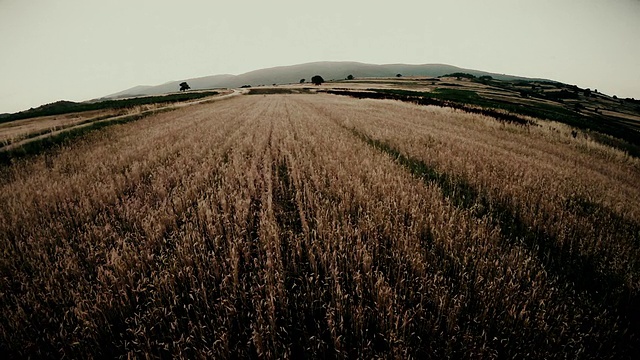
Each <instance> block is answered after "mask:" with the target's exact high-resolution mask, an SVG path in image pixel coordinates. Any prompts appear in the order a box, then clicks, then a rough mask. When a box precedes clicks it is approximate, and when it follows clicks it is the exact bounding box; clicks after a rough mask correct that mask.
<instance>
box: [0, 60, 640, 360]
mask: <svg viewBox="0 0 640 360" xmlns="http://www.w3.org/2000/svg"><path fill="white" fill-rule="evenodd" d="M397 74H401V75H402V76H396V75H397ZM315 75H321V76H322V77H323V78H324V80H326V81H324V82H323V83H322V84H320V85H314V84H311V83H309V81H310V80H311V78H312V77H313V76H315ZM349 75H352V77H353V78H351V77H349ZM348 77H349V80H347V78H348ZM300 79H306V82H305V83H300ZM183 81H186V82H187V83H188V84H189V86H190V87H191V90H189V91H185V92H181V93H177V92H178V88H179V83H180V82H183ZM274 84H276V85H274ZM244 85H251V87H250V88H241V87H242V86H244ZM639 180H640V102H639V101H637V100H635V99H618V98H617V97H615V96H610V95H607V94H602V93H599V92H597V91H596V90H595V89H594V90H591V89H584V88H579V87H577V86H574V85H570V84H563V83H560V82H556V81H551V80H545V79H530V78H523V77H518V76H507V75H499V74H491V73H487V72H482V71H475V70H468V69H461V68H457V67H453V66H449V65H400V64H398V65H370V64H362V63H354V62H317V63H308V64H301V65H294V66H284V67H276V68H270V69H263V70H257V71H253V72H249V73H246V74H242V75H237V76H234V75H217V76H209V77H201V78H194V79H186V80H184V79H183V80H180V81H176V82H168V83H165V84H163V85H159V86H137V87H134V88H131V89H128V90H125V91H122V92H119V93H116V94H112V95H109V96H106V97H105V98H103V99H98V100H93V101H89V102H57V103H53V104H48V105H45V106H42V107H39V108H35V109H32V110H28V111H25V112H19V113H15V114H7V115H5V116H3V117H2V118H0V205H1V206H0V249H2V253H1V255H0V307H1V308H2V310H1V312H2V313H1V314H2V316H0V353H3V354H6V355H7V356H8V358H29V357H32V358H64V357H67V358H221V359H226V358H290V359H300V358H402V359H425V358H536V359H554V358H589V359H626V358H633V357H634V356H636V355H637V353H638V351H640V188H639V187H638V183H639Z"/></svg>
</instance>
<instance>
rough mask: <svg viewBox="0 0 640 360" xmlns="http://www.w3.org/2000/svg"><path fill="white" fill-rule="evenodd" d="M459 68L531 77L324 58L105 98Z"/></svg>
mask: <svg viewBox="0 0 640 360" xmlns="http://www.w3.org/2000/svg"><path fill="white" fill-rule="evenodd" d="M456 72H464V73H468V74H472V75H475V76H478V77H479V76H486V75H488V76H492V77H493V78H495V79H498V80H531V79H527V78H523V77H517V76H509V75H504V74H493V73H488V72H484V71H478V70H469V69H462V68H459V67H456V66H451V65H443V64H425V65H407V64H388V65H374V64H364V63H359V62H346V61H343V62H340V61H321V62H313V63H307V64H299V65H292V66H279V67H274V68H268V69H261V70H255V71H251V72H248V73H245V74H241V75H213V76H205V77H199V78H193V79H186V80H180V81H170V82H167V83H165V84H162V85H157V86H136V87H133V88H131V89H127V90H124V91H121V92H118V93H115V94H111V95H107V96H106V98H119V97H129V96H141V95H158V94H165V93H170V92H174V91H176V90H177V89H179V86H178V84H179V83H180V82H182V81H186V82H187V83H189V85H190V86H191V88H192V89H194V90H203V89H215V88H236V87H240V86H243V85H251V86H261V85H273V84H276V85H280V84H295V83H298V82H299V81H300V79H306V80H307V81H311V76H313V75H314V74H322V76H323V77H324V78H325V79H327V80H331V79H335V80H339V79H345V78H346V77H347V76H349V75H353V76H355V77H358V78H369V77H371V78H377V77H393V76H396V75H397V74H402V75H404V76H428V77H436V76H442V75H445V74H451V73H456Z"/></svg>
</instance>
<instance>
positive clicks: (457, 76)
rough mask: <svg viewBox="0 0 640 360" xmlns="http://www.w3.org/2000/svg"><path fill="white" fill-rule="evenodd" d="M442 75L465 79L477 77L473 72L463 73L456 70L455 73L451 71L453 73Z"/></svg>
mask: <svg viewBox="0 0 640 360" xmlns="http://www.w3.org/2000/svg"><path fill="white" fill-rule="evenodd" d="M442 77H454V78H456V79H458V80H460V79H462V78H465V79H475V78H476V77H475V76H474V75H471V74H467V73H463V72H455V73H451V74H447V75H442Z"/></svg>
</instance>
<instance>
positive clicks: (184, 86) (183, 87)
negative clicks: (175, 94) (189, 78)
mask: <svg viewBox="0 0 640 360" xmlns="http://www.w3.org/2000/svg"><path fill="white" fill-rule="evenodd" d="M189 89H191V87H189V84H187V82H186V81H183V82H181V83H180V91H187V90H189Z"/></svg>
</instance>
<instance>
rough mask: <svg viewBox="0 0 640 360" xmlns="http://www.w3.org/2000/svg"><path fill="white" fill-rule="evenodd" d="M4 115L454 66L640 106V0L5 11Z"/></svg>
mask: <svg viewBox="0 0 640 360" xmlns="http://www.w3.org/2000/svg"><path fill="white" fill-rule="evenodd" d="M0 51H1V53H0V54H1V56H0V85H1V86H0V113H2V112H14V111H18V110H23V109H26V108H29V107H35V106H38V105H41V104H44V103H48V102H53V101H56V100H60V99H65V100H73V101H82V100H87V99H91V98H96V97H100V96H103V95H107V94H110V93H114V92H117V91H120V90H124V89H126V88H129V87H132V86H135V85H157V84H160V83H164V82H167V81H171V80H180V79H186V78H191V77H199V76H207V75H215V74H224V73H228V74H240V73H243V72H247V71H251V70H256V69H261V68H265V67H272V66H278V65H293V64H298V63H304V62H311V61H324V60H349V61H359V62H366V63H375V64H387V63H409V64H428V63H444V64H450V65H455V66H460V67H464V68H471V69H476V70H486V71H491V72H497V73H506V74H513V75H521V76H530V77H542V78H548V79H553V80H558V81H562V82H566V83H570V84H576V85H578V86H581V87H590V88H592V89H594V88H595V89H598V90H599V91H601V92H604V93H607V94H610V95H614V94H615V95H618V96H619V97H620V96H622V97H635V98H640V0H616V1H606V0H573V1H572V0H535V1H534V0H528V1H520V0H483V1H479V0H466V1H453V0H452V1H444V0H441V1H427V0H423V1H402V0H395V1H384V2H382V1H381V2H377V1H345V0H341V1H333V0H324V1H301V0H287V1H285V0H281V1H279V0H272V1H265V0H242V1H211V0H208V1H205V0H182V1H177V0H172V1H164V0H126V1H125V0H101V1H94V0H0Z"/></svg>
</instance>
